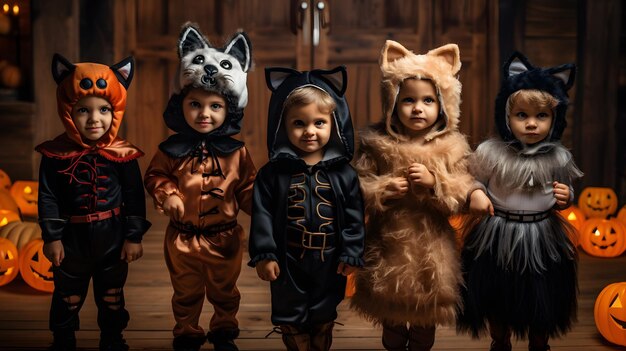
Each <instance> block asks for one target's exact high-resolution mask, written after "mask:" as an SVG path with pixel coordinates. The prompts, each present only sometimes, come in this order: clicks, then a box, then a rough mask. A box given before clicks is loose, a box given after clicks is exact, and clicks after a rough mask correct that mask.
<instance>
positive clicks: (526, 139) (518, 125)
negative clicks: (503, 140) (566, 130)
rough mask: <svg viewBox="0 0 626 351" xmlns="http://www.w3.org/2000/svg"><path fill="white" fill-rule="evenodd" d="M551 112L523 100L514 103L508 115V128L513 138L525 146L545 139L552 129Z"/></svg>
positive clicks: (547, 108) (548, 109)
mask: <svg viewBox="0 0 626 351" xmlns="http://www.w3.org/2000/svg"><path fill="white" fill-rule="evenodd" d="M552 119H553V118H552V110H551V109H550V108H549V107H540V106H537V105H536V104H532V103H530V102H528V101H526V100H524V99H520V101H516V102H515V104H514V105H513V107H512V108H511V114H510V115H509V127H510V128H511V132H513V135H514V136H515V138H516V139H517V140H519V141H521V142H522V143H524V144H526V145H532V144H535V143H538V142H540V141H542V140H543V139H545V138H546V137H547V136H548V134H549V133H550V128H552Z"/></svg>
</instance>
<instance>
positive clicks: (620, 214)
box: [617, 206, 626, 225]
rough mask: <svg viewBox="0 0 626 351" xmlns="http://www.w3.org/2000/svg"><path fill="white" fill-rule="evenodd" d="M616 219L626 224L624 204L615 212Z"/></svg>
mask: <svg viewBox="0 0 626 351" xmlns="http://www.w3.org/2000/svg"><path fill="white" fill-rule="evenodd" d="M617 220H618V221H620V222H622V224H623V225H626V206H624V207H622V208H621V209H620V210H619V212H617Z"/></svg>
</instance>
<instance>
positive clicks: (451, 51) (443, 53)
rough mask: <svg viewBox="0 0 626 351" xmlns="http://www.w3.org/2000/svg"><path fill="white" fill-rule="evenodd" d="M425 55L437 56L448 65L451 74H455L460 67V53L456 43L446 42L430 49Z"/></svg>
mask: <svg viewBox="0 0 626 351" xmlns="http://www.w3.org/2000/svg"><path fill="white" fill-rule="evenodd" d="M426 55H428V56H435V57H439V58H441V59H443V60H444V62H446V63H447V64H448V65H450V71H451V72H452V74H457V73H458V72H459V70H460V69H461V53H460V51H459V46H458V45H456V44H446V45H444V46H440V47H438V48H436V49H432V50H430V51H429V52H428V53H427V54H426Z"/></svg>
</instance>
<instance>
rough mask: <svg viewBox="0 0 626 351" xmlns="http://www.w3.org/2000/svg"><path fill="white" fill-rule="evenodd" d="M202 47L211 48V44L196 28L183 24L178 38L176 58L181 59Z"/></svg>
mask: <svg viewBox="0 0 626 351" xmlns="http://www.w3.org/2000/svg"><path fill="white" fill-rule="evenodd" d="M203 47H211V44H210V43H209V41H208V40H207V39H206V38H205V37H204V36H203V35H202V33H200V30H199V29H198V28H196V27H194V26H193V25H191V24H185V25H184V26H183V29H182V30H181V32H180V37H179V38H178V57H179V58H183V57H184V56H185V55H187V53H189V52H190V51H193V50H196V49H200V48H203Z"/></svg>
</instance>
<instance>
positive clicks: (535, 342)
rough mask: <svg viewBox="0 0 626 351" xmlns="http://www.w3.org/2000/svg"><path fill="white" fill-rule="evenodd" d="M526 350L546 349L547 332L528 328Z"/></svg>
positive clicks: (547, 347)
mask: <svg viewBox="0 0 626 351" xmlns="http://www.w3.org/2000/svg"><path fill="white" fill-rule="evenodd" d="M528 350H529V351H548V350H550V345H548V333H544V332H538V331H536V330H532V329H531V330H530V331H529V333H528Z"/></svg>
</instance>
